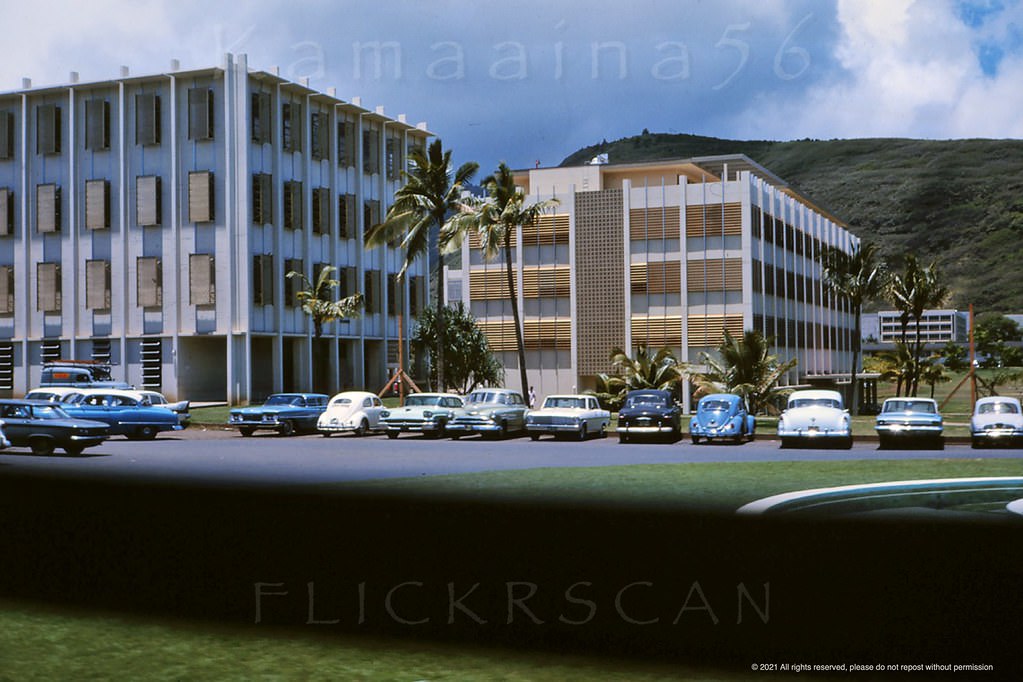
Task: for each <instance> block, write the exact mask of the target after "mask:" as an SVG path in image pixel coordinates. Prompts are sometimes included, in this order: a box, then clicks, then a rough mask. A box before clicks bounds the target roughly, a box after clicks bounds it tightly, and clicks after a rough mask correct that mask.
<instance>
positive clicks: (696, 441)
mask: <svg viewBox="0 0 1023 682" xmlns="http://www.w3.org/2000/svg"><path fill="white" fill-rule="evenodd" d="M689 440H690V441H692V443H693V445H699V444H700V437H699V436H694V435H693V434H689Z"/></svg>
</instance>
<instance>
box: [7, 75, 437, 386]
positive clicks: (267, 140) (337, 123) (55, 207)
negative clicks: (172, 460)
mask: <svg viewBox="0 0 1023 682" xmlns="http://www.w3.org/2000/svg"><path fill="white" fill-rule="evenodd" d="M77 81H78V78H77V75H76V74H72V75H71V78H70V82H69V83H67V84H64V85H60V86H55V87H43V88H33V87H32V86H31V83H30V82H28V81H27V80H26V82H24V83H23V88H22V89H21V90H19V91H15V92H7V93H2V94H0V395H11V394H15V395H19V394H21V393H22V392H24V391H26V390H28V389H30V388H32V387H33V385H34V384H35V383H36V382H37V381H38V378H39V373H40V367H41V364H42V362H43V361H44V360H47V359H56V358H65V359H78V360H88V359H98V360H109V361H111V362H112V363H113V364H114V366H115V367H114V372H113V374H114V378H116V379H124V380H126V381H128V382H130V383H133V384H135V385H139V386H146V387H152V388H155V389H159V390H162V391H163V392H164V393H166V394H167V395H168V397H170V398H171V399H175V398H178V397H183V398H191V399H193V400H203V399H207V400H208V399H219V400H223V399H227V400H229V401H232V402H246V401H249V400H250V399H253V398H255V397H259V396H261V395H265V394H267V393H270V392H272V391H280V390H302V389H317V390H323V391H327V392H332V391H335V390H337V389H340V388H344V387H352V386H358V387H362V386H366V387H369V388H375V387H378V386H381V385H382V384H383V383H384V382H385V380H386V378H387V376H388V373H389V367H393V366H396V364H397V343H396V339H397V337H398V314H399V313H404V315H403V319H404V320H405V322H406V327H407V326H408V323H409V319H410V316H411V315H410V314H412V313H415V312H416V310H417V309H418V308H419V307H420V306H422V305H423V304H424V303H425V302H426V296H427V291H428V287H427V286H425V282H426V273H427V272H429V270H428V267H429V263H427V262H423V263H420V264H418V265H417V266H416V267H415V268H414V269H413V270H412V271H411V273H410V274H411V276H410V277H409V278H408V279H407V281H406V282H405V284H404V286H399V284H398V282H397V281H396V278H395V277H394V273H395V272H397V270H398V269H399V267H400V263H401V257H402V254H401V253H399V252H398V251H397V250H396V249H391V248H380V249H376V250H374V251H372V252H367V251H365V250H364V249H363V231H364V229H365V228H366V227H367V226H370V225H372V224H374V223H376V222H379V220H380V219H381V217H382V216H383V215H384V214H385V212H386V210H387V207H388V205H389V203H390V202H391V201H392V197H393V194H394V191H395V190H396V189H397V188H398V186H399V182H400V178H401V170H402V168H403V166H404V164H405V159H406V158H407V153H408V150H409V149H410V148H411V147H414V146H416V145H423V144H425V141H426V139H427V138H428V137H429V135H430V134H429V133H428V131H427V130H426V125H425V124H418V125H410V124H409V123H407V122H406V120H405V117H404V116H403V115H402V116H399V117H397V119H392V118H389V117H387V116H385V115H384V114H383V109H382V108H377V109H376V110H369V109H365V108H363V107H362V106H360V103H359V101H358V99H357V98H356V99H354V100H352V101H347V102H346V101H342V100H340V99H338V98H337V97H336V96H335V94H334V92H333V89H330V90H328V91H327V92H326V93H322V92H317V91H315V90H312V89H310V88H309V87H308V86H307V84H305V83H294V82H290V81H288V80H286V79H284V78H281V77H280V76H279V75H278V74H277V73H276V71H275V70H274V71H269V72H268V71H254V70H250V69H249V68H248V65H247V60H246V57H245V55H238V56H232V55H225V57H224V60H223V63H222V64H220V65H219V66H216V67H211V68H206V69H199V70H191V71H183V70H180V69H179V68H178V66H177V64H176V63H172V65H171V69H170V70H169V71H167V72H166V73H159V74H152V75H146V76H129V74H128V70H127V68H122V72H121V75H120V77H119V78H116V79H113V80H108V81H102V82H96V83H79V82H77ZM326 265H331V266H334V267H337V268H339V272H338V275H337V278H338V279H339V280H340V281H341V289H342V292H341V293H343V294H344V295H348V294H352V293H355V292H356V291H361V292H362V293H364V294H365V296H366V298H367V307H366V311H365V314H364V315H363V317H362V318H361V319H358V320H352V321H345V322H339V323H332V324H329V325H327V327H326V329H325V333H324V334H323V336H322V337H321V338H319V339H314V338H313V334H312V331H311V329H312V326H311V323H310V320H309V318H308V316H307V315H306V314H305V313H303V311H302V310H301V308H300V307H299V306H298V305H297V300H296V297H295V293H296V291H297V290H298V289H299V288H301V287H297V286H296V284H297V281H296V280H292V279H288V278H286V277H285V274H286V273H287V272H288V271H292V270H295V271H299V272H302V273H304V274H305V275H306V276H307V277H308V278H309V279H310V280H312V281H315V277H316V276H317V275H318V273H319V272H320V270H321V269H322V268H323V267H324V266H326Z"/></svg>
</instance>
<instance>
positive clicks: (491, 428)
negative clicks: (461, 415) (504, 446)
mask: <svg viewBox="0 0 1023 682" xmlns="http://www.w3.org/2000/svg"><path fill="white" fill-rule="evenodd" d="M444 430H445V431H448V432H455V433H494V432H497V431H500V430H501V425H500V424H499V423H497V422H474V423H471V424H466V423H462V422H448V425H447V426H445V427H444Z"/></svg>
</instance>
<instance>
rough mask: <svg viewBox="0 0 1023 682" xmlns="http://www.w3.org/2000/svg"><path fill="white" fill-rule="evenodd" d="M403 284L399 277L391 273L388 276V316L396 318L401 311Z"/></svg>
mask: <svg viewBox="0 0 1023 682" xmlns="http://www.w3.org/2000/svg"><path fill="white" fill-rule="evenodd" d="M401 294H402V291H401V283H400V282H399V281H398V275H396V274H394V273H390V274H388V275H387V314H388V315H390V316H391V317H394V316H395V315H397V314H398V313H400V312H402V310H401Z"/></svg>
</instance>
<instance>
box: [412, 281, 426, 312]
mask: <svg viewBox="0 0 1023 682" xmlns="http://www.w3.org/2000/svg"><path fill="white" fill-rule="evenodd" d="M423 283H424V278H423V277H419V276H415V277H411V278H409V288H408V307H409V314H410V315H413V316H415V315H418V314H419V313H420V311H421V310H422V309H423V307H424V305H425V303H426V291H425V290H424V288H423Z"/></svg>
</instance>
